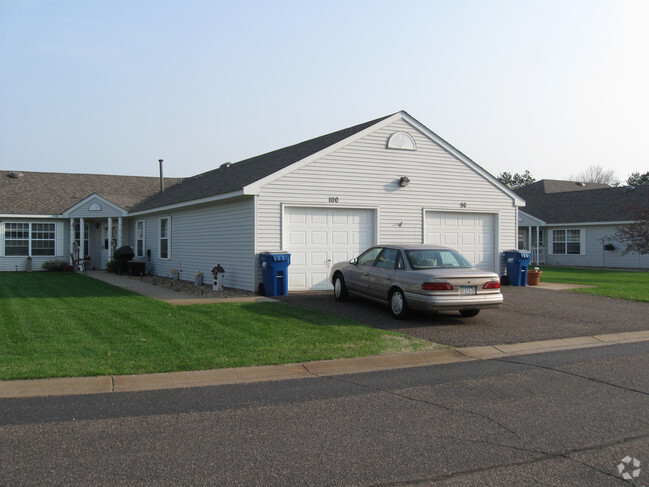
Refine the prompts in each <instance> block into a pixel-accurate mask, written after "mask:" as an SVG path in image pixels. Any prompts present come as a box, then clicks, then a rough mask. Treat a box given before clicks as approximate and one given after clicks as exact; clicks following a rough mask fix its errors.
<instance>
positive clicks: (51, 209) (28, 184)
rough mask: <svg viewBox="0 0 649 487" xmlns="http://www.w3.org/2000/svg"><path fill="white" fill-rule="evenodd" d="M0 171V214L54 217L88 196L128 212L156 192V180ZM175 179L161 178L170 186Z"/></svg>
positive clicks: (157, 183)
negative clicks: (16, 176) (18, 174)
mask: <svg viewBox="0 0 649 487" xmlns="http://www.w3.org/2000/svg"><path fill="white" fill-rule="evenodd" d="M10 173H18V171H0V214H14V215H15V214H17V215H58V214H61V213H63V212H65V211H66V210H68V209H69V208H71V207H72V206H74V205H76V204H77V203H79V202H80V201H81V200H83V199H85V198H87V197H88V196H90V195H92V194H95V193H96V194H98V195H100V196H102V197H103V198H105V199H107V200H108V201H110V202H111V203H114V204H116V205H117V206H119V207H120V208H123V209H125V210H130V209H131V208H133V206H134V205H135V204H137V203H138V202H140V201H142V200H143V199H144V198H146V197H148V196H150V195H152V194H153V193H157V192H159V191H160V179H159V178H156V177H139V176H110V175H105V174H70V173H50V172H28V171H23V172H21V173H20V174H22V176H21V177H18V178H12V177H9V176H8V175H9V174H10ZM180 181H181V179H179V178H165V185H166V186H169V187H173V185H175V184H177V183H179V182H180Z"/></svg>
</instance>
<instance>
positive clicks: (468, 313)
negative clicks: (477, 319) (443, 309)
mask: <svg viewBox="0 0 649 487" xmlns="http://www.w3.org/2000/svg"><path fill="white" fill-rule="evenodd" d="M479 312H480V310H479V309H461V310H460V314H461V315H462V316H463V317H464V318H473V317H474V316H475V315H477V314H478V313H479Z"/></svg>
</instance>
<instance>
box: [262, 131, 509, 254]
mask: <svg viewBox="0 0 649 487" xmlns="http://www.w3.org/2000/svg"><path fill="white" fill-rule="evenodd" d="M398 131H403V132H407V133H408V134H410V135H411V136H412V137H413V138H414V139H415V142H416V144H417V150H416V151H407V150H393V149H386V144H387V141H388V138H389V137H390V135H392V134H393V133H394V132H398ZM402 176H407V177H408V178H409V179H410V184H409V185H408V186H407V187H404V188H402V187H400V186H399V178H401V177H402ZM330 198H337V203H330V200H329V199H330ZM282 203H283V204H290V205H299V206H320V207H322V206H324V207H326V206H331V207H340V208H343V207H344V208H353V207H358V208H376V209H377V211H378V227H377V243H380V244H385V243H414V244H419V243H422V242H423V238H424V237H423V212H424V210H452V211H458V212H459V211H467V212H476V211H480V212H489V213H493V214H495V215H496V231H500V241H499V242H496V248H497V249H499V250H503V249H509V248H515V247H516V238H517V237H516V235H517V234H516V232H517V213H516V208H515V206H514V201H513V199H512V198H511V197H510V196H508V195H507V194H506V193H504V192H503V191H501V190H500V189H499V188H498V187H496V186H495V185H493V184H492V183H490V182H489V181H487V180H486V179H485V178H484V177H483V176H482V175H480V174H479V173H477V172H476V171H474V170H473V169H472V168H471V167H469V166H467V165H466V164H464V163H463V162H462V161H460V160H458V159H456V158H455V157H453V156H452V155H451V154H449V153H448V152H447V151H445V150H444V149H443V148H442V147H440V146H439V145H438V144H436V143H435V142H433V141H432V140H431V139H429V138H428V137H426V136H425V135H423V134H422V133H420V132H419V131H417V130H416V129H415V128H414V127H412V126H411V125H410V124H409V123H407V122H406V121H404V120H400V121H397V122H395V123H393V124H390V125H389V126H386V127H384V128H382V129H380V130H377V131H375V132H373V133H371V134H369V135H367V136H365V137H363V138H361V139H359V140H357V141H355V142H353V143H351V144H349V145H347V146H345V147H343V148H341V149H338V150H336V151H335V152H333V153H331V154H328V155H326V156H324V157H322V158H321V159H318V160H316V161H313V162H311V163H309V164H307V165H305V166H304V167H302V168H300V169H298V170H296V171H293V172H291V173H289V174H287V175H285V176H283V177H281V178H279V179H277V180H275V181H273V182H271V183H269V184H267V185H265V186H264V187H263V188H262V191H261V194H260V196H259V199H258V203H257V214H258V218H257V251H258V252H261V251H275V250H282V249H283V245H284V243H283V242H282V234H281V228H282V222H281V217H282V213H281V208H282ZM464 203H466V207H462V206H463V204H464ZM401 222H403V223H401Z"/></svg>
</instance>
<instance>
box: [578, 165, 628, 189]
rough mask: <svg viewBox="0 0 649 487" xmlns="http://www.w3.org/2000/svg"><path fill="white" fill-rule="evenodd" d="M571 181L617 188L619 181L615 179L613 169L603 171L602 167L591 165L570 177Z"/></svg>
mask: <svg viewBox="0 0 649 487" xmlns="http://www.w3.org/2000/svg"><path fill="white" fill-rule="evenodd" d="M570 179H572V180H573V181H581V182H582V183H602V184H610V185H611V186H618V185H619V184H620V181H619V180H618V179H617V177H615V171H613V169H609V170H608V171H607V170H605V169H604V168H603V167H602V166H598V165H596V164H595V165H592V166H589V167H588V168H587V169H586V170H585V171H582V172H580V173H577V174H576V175H574V176H570Z"/></svg>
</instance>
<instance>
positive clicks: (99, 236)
mask: <svg viewBox="0 0 649 487" xmlns="http://www.w3.org/2000/svg"><path fill="white" fill-rule="evenodd" d="M64 217H68V218H69V232H70V233H69V238H68V241H69V253H68V254H69V255H68V257H69V259H70V264H73V263H74V261H78V260H79V259H83V261H84V263H85V267H86V269H89V270H104V269H106V265H107V264H108V262H109V261H110V260H111V259H112V258H113V254H114V252H115V250H116V249H118V248H120V247H121V246H123V245H127V244H128V218H126V211H125V210H124V209H122V208H119V207H118V206H116V205H114V204H113V203H111V202H109V201H108V200H106V199H104V198H102V197H101V196H98V195H92V196H90V197H88V198H86V199H85V200H83V201H81V202H79V203H78V204H77V205H75V206H73V207H72V208H70V210H68V211H67V212H66V213H65V214H64Z"/></svg>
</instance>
